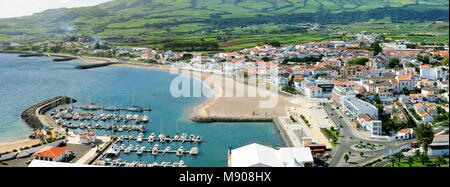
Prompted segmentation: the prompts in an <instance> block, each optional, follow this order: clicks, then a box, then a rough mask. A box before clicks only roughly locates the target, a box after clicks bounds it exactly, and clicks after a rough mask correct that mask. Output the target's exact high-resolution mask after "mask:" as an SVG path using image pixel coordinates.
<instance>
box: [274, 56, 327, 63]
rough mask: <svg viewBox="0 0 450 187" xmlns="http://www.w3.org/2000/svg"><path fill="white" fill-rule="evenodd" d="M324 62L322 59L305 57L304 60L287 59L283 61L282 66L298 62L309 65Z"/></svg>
mask: <svg viewBox="0 0 450 187" xmlns="http://www.w3.org/2000/svg"><path fill="white" fill-rule="evenodd" d="M321 60H322V57H319V58H314V57H304V58H298V57H294V58H285V59H284V60H283V63H282V64H287V63H288V62H296V63H307V64H313V63H315V62H319V61H321Z"/></svg>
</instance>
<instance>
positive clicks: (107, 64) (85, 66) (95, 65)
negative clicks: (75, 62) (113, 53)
mask: <svg viewBox="0 0 450 187" xmlns="http://www.w3.org/2000/svg"><path fill="white" fill-rule="evenodd" d="M112 64H117V62H106V63H97V64H86V65H79V66H75V68H76V69H89V68H98V67H103V66H109V65H112Z"/></svg>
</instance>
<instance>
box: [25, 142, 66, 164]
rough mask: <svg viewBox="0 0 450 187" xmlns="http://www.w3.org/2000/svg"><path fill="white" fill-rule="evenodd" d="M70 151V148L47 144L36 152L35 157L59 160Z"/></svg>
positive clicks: (36, 158)
mask: <svg viewBox="0 0 450 187" xmlns="http://www.w3.org/2000/svg"><path fill="white" fill-rule="evenodd" d="M68 151H69V149H67V148H65V147H53V146H46V147H44V148H42V149H41V150H39V151H38V152H36V153H34V154H33V159H35V160H45V161H52V162H59V161H61V160H62V159H63V158H64V157H65V156H66V154H67V152H68Z"/></svg>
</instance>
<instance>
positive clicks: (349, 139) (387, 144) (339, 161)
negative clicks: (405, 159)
mask: <svg viewBox="0 0 450 187" xmlns="http://www.w3.org/2000/svg"><path fill="white" fill-rule="evenodd" d="M323 107H324V109H325V111H327V113H328V115H329V116H330V118H331V119H332V120H333V121H334V123H335V124H336V126H338V127H339V139H338V144H337V146H336V147H335V148H334V149H333V151H332V153H331V159H329V161H328V164H329V166H330V167H348V166H355V165H357V164H361V163H366V162H369V161H372V160H375V159H377V158H380V157H382V156H383V155H384V154H385V152H386V151H388V150H389V149H393V148H398V147H401V146H403V145H406V144H410V143H411V142H412V141H414V139H411V140H405V141H384V140H371V139H368V138H365V137H360V135H359V134H358V133H357V132H356V129H354V127H353V124H351V123H349V122H348V121H347V120H346V119H345V118H344V117H342V118H341V117H340V116H342V115H343V114H342V113H340V112H339V111H337V110H336V109H332V106H331V104H330V103H325V104H324V105H323ZM360 141H363V142H365V143H373V144H381V145H383V146H384V149H383V150H380V151H367V152H364V155H365V156H364V157H361V156H360V155H359V152H358V151H354V150H352V149H351V146H352V145H354V144H359V143H360ZM350 151H351V152H352V153H351V156H350V159H349V161H348V163H345V161H344V159H343V157H344V155H345V154H346V153H349V152H350Z"/></svg>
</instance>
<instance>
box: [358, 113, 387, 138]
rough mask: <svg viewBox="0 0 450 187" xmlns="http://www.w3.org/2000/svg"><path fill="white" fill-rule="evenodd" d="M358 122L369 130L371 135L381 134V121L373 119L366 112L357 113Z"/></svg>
mask: <svg viewBox="0 0 450 187" xmlns="http://www.w3.org/2000/svg"><path fill="white" fill-rule="evenodd" d="M358 122H359V124H360V125H361V127H362V128H363V129H366V130H368V131H370V134H371V135H372V136H381V128H382V126H381V121H380V120H374V119H372V117H370V116H369V115H368V114H366V113H363V114H359V115H358Z"/></svg>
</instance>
